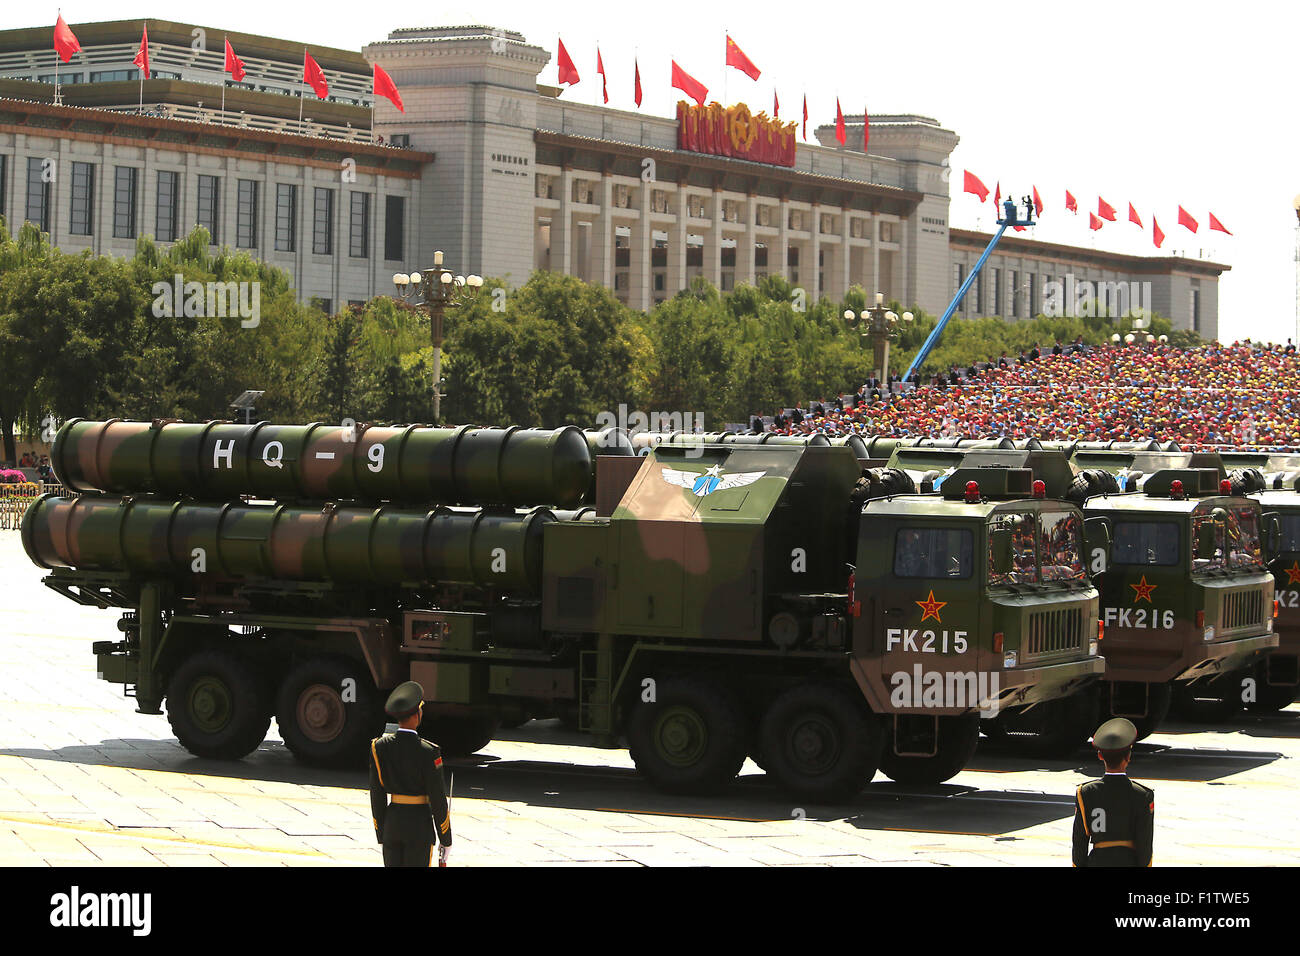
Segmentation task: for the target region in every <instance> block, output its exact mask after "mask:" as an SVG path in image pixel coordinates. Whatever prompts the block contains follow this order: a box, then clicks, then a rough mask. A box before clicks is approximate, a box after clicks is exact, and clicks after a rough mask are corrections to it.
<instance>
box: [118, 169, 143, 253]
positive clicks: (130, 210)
mask: <svg viewBox="0 0 1300 956" xmlns="http://www.w3.org/2000/svg"><path fill="white" fill-rule="evenodd" d="M138 175H139V172H138V170H136V168H135V167H134V166H117V167H115V168H114V169H113V238H114V239H134V238H135V184H136V178H137V176H138Z"/></svg>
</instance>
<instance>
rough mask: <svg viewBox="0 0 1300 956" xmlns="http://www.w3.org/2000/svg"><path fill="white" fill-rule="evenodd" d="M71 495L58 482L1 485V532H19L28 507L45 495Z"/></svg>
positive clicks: (25, 482) (23, 482)
mask: <svg viewBox="0 0 1300 956" xmlns="http://www.w3.org/2000/svg"><path fill="white" fill-rule="evenodd" d="M50 492H53V493H55V494H59V495H68V494H75V492H72V493H70V492H69V491H68V490H67V489H66V488H64V487H63V485H61V484H59V483H58V482H54V481H49V482H41V481H21V482H17V483H14V484H3V485H0V531H17V530H18V526H19V524H21V523H22V520H23V515H24V514H26V512H27V508H28V506H29V505H30V504H31V503H32V502H33V501H35V500H36V499H37V498H39V497H40V496H41V495H43V494H47V493H50Z"/></svg>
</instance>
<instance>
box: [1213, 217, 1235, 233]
mask: <svg viewBox="0 0 1300 956" xmlns="http://www.w3.org/2000/svg"><path fill="white" fill-rule="evenodd" d="M1210 228H1211V229H1217V230H1218V231H1219V232H1222V233H1226V234H1227V235H1229V236H1230V235H1232V233H1230V232H1228V230H1227V229H1225V228H1224V226H1223V223H1221V222H1219V220H1218V218H1217V217H1216V216H1215V215H1214V213H1210Z"/></svg>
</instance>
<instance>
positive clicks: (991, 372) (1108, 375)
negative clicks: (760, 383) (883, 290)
mask: <svg viewBox="0 0 1300 956" xmlns="http://www.w3.org/2000/svg"><path fill="white" fill-rule="evenodd" d="M759 422H761V420H758V419H756V420H755V423H759ZM761 423H762V424H763V425H764V427H765V428H766V429H767V430H772V431H776V432H779V433H782V434H796V435H797V434H813V433H816V432H821V433H824V434H827V435H831V436H834V435H843V434H848V433H857V434H860V435H887V436H900V437H901V436H928V437H936V438H938V437H947V438H1000V437H1010V438H1040V439H1064V440H1085V441H1108V440H1124V441H1128V440H1139V439H1151V438H1155V439H1157V440H1160V441H1168V440H1171V439H1172V440H1175V441H1177V442H1178V443H1179V444H1180V445H1181V446H1182V447H1183V448H1184V449H1185V450H1190V449H1195V448H1208V447H1213V446H1225V445H1227V446H1242V447H1258V448H1264V449H1270V450H1280V449H1284V448H1294V447H1300V355H1297V353H1296V347H1295V346H1294V345H1293V344H1292V343H1291V342H1290V341H1289V340H1288V342H1287V344H1286V345H1285V346H1282V345H1262V344H1259V343H1253V344H1252V343H1250V342H1245V343H1239V342H1234V343H1232V344H1231V345H1220V344H1218V343H1217V342H1216V343H1212V344H1210V345H1207V346H1202V347H1198V348H1189V349H1184V348H1175V347H1173V346H1169V345H1164V344H1156V345H1154V346H1142V345H1120V346H1085V345H1083V344H1082V342H1081V341H1076V342H1075V343H1072V344H1069V345H1064V346H1063V345H1061V344H1060V343H1056V344H1055V345H1054V346H1051V347H1050V348H1040V347H1039V346H1038V345H1035V346H1034V347H1033V348H1032V349H1030V350H1029V351H1028V352H1027V353H1021V354H1020V355H1019V356H1018V357H1008V356H1007V355H1006V354H1005V353H1004V354H1003V355H1002V356H1000V357H998V358H997V359H995V360H993V361H991V362H982V363H977V364H975V365H972V366H970V367H968V368H966V369H959V368H953V369H951V370H950V371H949V373H948V374H947V375H941V376H933V377H930V380H929V382H928V383H925V382H920V381H917V380H916V376H913V378H912V380H911V381H908V382H900V381H899V380H898V377H897V376H895V375H891V376H890V381H889V382H888V383H880V382H874V381H873V382H868V383H867V384H865V385H863V386H862V387H861V388H859V389H858V391H857V392H856V393H855V394H851V395H845V396H840V397H839V398H836V399H834V400H832V401H830V402H820V403H814V404H813V405H812V407H811V408H809V409H793V410H787V411H783V412H780V413H778V414H777V415H775V416H774V417H773V419H772V421H771V422H770V424H768V423H766V422H761Z"/></svg>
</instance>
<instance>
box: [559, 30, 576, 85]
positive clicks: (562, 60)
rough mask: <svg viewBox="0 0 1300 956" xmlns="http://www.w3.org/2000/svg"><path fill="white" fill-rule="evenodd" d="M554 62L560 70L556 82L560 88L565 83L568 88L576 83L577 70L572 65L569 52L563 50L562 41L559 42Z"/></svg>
mask: <svg viewBox="0 0 1300 956" xmlns="http://www.w3.org/2000/svg"><path fill="white" fill-rule="evenodd" d="M557 39H558V37H557ZM555 60H556V63H557V64H558V66H559V68H560V77H559V79H558V80H556V82H557V83H559V84H560V85H561V86H562V85H564V84H565V83H568V84H569V85H570V86H572V85H573V84H574V83H577V82H578V79H579V77H578V68H577V67H576V66H574V65H573V59H572V57H570V56H569V51H568V50H566V49H565V48H564V41H563V40H560V52H559V53H558V54H557V55H556V57H555Z"/></svg>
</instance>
